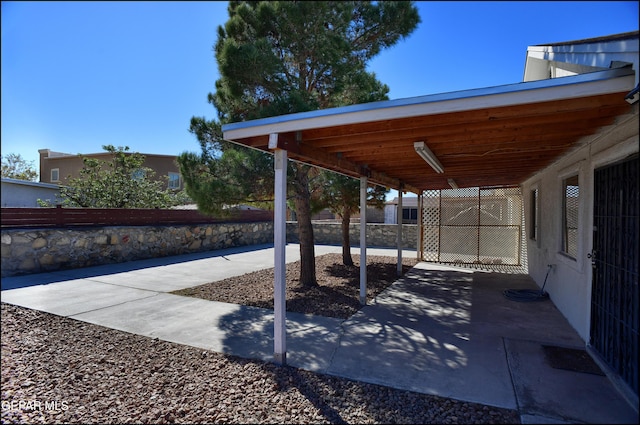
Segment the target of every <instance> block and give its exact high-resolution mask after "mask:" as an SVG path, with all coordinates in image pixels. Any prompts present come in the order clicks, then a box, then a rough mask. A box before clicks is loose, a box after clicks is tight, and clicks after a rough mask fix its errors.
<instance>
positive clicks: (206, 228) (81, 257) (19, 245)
mask: <svg viewBox="0 0 640 425" xmlns="http://www.w3.org/2000/svg"><path fill="white" fill-rule="evenodd" d="M265 243H273V223H270V222H266V223H220V224H203V225H189V226H113V227H93V228H75V229H72V228H64V229H45V228H40V229H3V230H2V277H5V276H15V275H22V274H30V273H40V272H47V271H54V270H64V269H73V268H80V267H89V266H95V265H101V264H113V263H122V262H125V261H132V260H141V259H146V258H155V257H164V256H168V255H178V254H187V253H192V252H200V251H211V250H216V249H222V248H230V247H236V246H245V245H258V244H265Z"/></svg>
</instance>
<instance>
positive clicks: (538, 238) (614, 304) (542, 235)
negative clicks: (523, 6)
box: [222, 31, 640, 408]
mask: <svg viewBox="0 0 640 425" xmlns="http://www.w3.org/2000/svg"><path fill="white" fill-rule="evenodd" d="M639 58H640V56H639V48H638V31H634V32H630V33H623V34H615V35H611V36H605V37H598V38H592V39H585V40H577V41H568V42H562V43H553V44H546V45H535V46H529V47H528V50H527V55H526V63H525V69H524V80H523V81H522V82H520V83H517V84H508V85H504V86H494V87H486V88H479V89H472V90H464V91H458V92H451V93H439V94H430V95H425V96H416V97H411V98H406V99H395V100H390V101H383V102H371V103H369V104H360V105H352V106H346V107H339V108H331V109H325V110H320V111H312V112H305V113H299V114H289V115H283V116H278V117H274V118H266V119H260V120H254V121H248V122H242V123H232V124H226V125H223V126H222V131H223V134H224V138H225V140H229V141H231V142H233V143H238V144H243V145H250V146H251V147H253V148H256V149H263V150H265V151H270V152H273V153H274V154H275V155H277V156H278V157H280V158H289V159H292V160H297V161H303V162H308V163H313V164H316V165H319V166H323V167H325V168H328V169H333V170H336V171H339V172H342V173H344V174H347V175H350V176H353V177H356V178H360V179H361V181H363V182H365V183H367V182H374V183H376V184H382V185H385V186H387V187H391V188H394V189H396V190H398V189H400V188H402V189H404V191H405V192H412V193H416V194H418V196H421V197H422V201H423V202H422V205H423V213H425V214H426V216H427V217H428V216H429V209H430V208H433V204H432V205H429V202H428V201H429V200H430V199H434V198H433V196H432V195H431V194H430V192H434V191H441V190H442V191H443V192H444V190H448V189H449V186H451V187H454V186H457V187H460V188H463V189H464V188H472V187H476V188H478V187H480V188H500V187H505V188H508V187H514V188H515V190H517V191H519V192H520V193H521V202H522V203H523V204H524V209H523V210H522V211H523V213H522V214H521V215H522V217H523V221H524V231H523V239H524V243H523V244H522V245H523V249H525V250H526V257H525V258H526V259H527V261H528V262H527V263H526V264H524V265H525V266H526V267H527V270H528V273H529V275H530V276H531V277H532V278H533V279H534V280H535V281H536V282H537V283H538V286H539V287H543V286H544V289H545V291H546V292H547V293H548V295H549V298H550V299H551V301H552V302H553V303H554V304H555V306H556V307H557V308H558V309H559V310H560V311H561V312H562V314H563V315H564V316H565V318H566V319H567V320H568V322H569V323H570V324H571V326H572V327H573V328H574V329H575V330H576V331H577V332H578V334H579V335H580V337H581V338H582V339H583V340H584V342H585V346H586V348H588V349H589V351H590V352H591V353H593V354H594V355H595V356H596V357H597V358H598V359H599V360H600V361H601V363H602V364H604V365H606V366H608V370H607V371H608V375H609V376H610V377H612V382H614V383H615V384H616V386H618V387H619V388H620V389H621V390H623V392H624V393H625V394H626V395H627V396H628V399H629V400H630V401H632V402H633V403H634V405H635V406H636V408H637V406H638V376H639V374H640V373H639V372H640V370H639V366H638V357H639V356H640V353H639V344H638V339H639V338H638V337H639V332H640V319H639V317H640V297H639V292H638V280H639V267H638V261H639V260H638V259H639V257H640V235H639V233H638V232H639V221H640V201H639V192H640V183H639V182H638V180H639V179H638V176H639V173H640V165H639V164H640V160H639V156H638V153H639V142H640V140H639V127H640V126H639V115H638V108H639V102H638V98H639V93H638V87H639V85H638V82H639V71H640V66H639V65H640V63H639V62H640V59H639ZM291 140H300V141H299V143H300V144H305V143H306V146H305V147H306V150H305V151H304V152H301V151H300V150H297V149H296V148H295V146H296V145H295V144H292V143H290V141H291ZM426 145H428V147H429V148H430V150H426V149H425V146H426ZM373 147H375V148H373ZM424 162H426V164H425V163H424ZM443 189H444V190H443ZM491 196H493V195H491ZM440 199H442V198H440ZM278 202H282V200H280V199H278V197H277V196H276V203H278ZM514 202H515V201H514ZM514 202H512V203H511V204H509V203H507V204H504V205H503V204H500V203H497V202H496V203H494V204H495V211H496V212H500V211H510V210H509V208H511V206H515V203H514ZM501 205H503V206H501ZM513 211H516V209H513ZM474 212H475V213H476V214H477V216H478V217H480V220H482V218H483V217H485V216H487V215H486V214H483V213H490V212H491V211H487V210H486V209H484V210H483V208H475V209H474V208H472V207H468V208H466V209H465V208H463V209H460V210H459V211H458V213H459V214H460V215H459V216H458V215H457V214H458V213H456V214H455V215H454V216H457V217H461V218H463V217H464V216H465V214H467V215H469V214H472V213H474ZM492 215H493V216H495V217H498V218H500V216H499V215H498V214H493V213H492ZM280 220H281V218H280V217H278V216H277V215H276V217H275V222H276V225H278V223H279V221H280ZM433 221H434V223H435V224H434V225H432V226H424V228H423V229H422V234H423V236H424V240H433V241H435V244H436V247H437V246H438V245H437V244H438V243H439V241H440V240H441V238H440V236H441V235H442V231H444V230H447V229H444V228H443V227H442V220H440V219H439V217H435V218H434V219H433ZM429 227H431V229H429ZM429 230H431V231H433V235H435V237H433V238H432V239H429V237H430V234H429V233H428V231H429ZM458 239H459V240H460V244H461V246H462V247H464V243H463V242H464V240H463V239H462V238H458ZM467 245H468V244H467ZM439 249H441V248H439ZM420 254H424V252H421V253H420ZM453 262H455V261H453ZM452 314H455V312H454V313H452ZM540 320H541V326H544V318H543V317H541V318H540ZM548 331H549V332H554V330H553V329H548ZM526 337H527V335H523V338H526ZM279 354H280V353H278V352H276V355H279Z"/></svg>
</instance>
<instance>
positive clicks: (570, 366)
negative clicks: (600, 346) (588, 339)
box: [542, 345, 604, 376]
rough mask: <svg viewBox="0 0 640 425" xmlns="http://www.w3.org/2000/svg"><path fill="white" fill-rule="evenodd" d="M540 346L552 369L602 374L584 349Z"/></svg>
mask: <svg viewBox="0 0 640 425" xmlns="http://www.w3.org/2000/svg"><path fill="white" fill-rule="evenodd" d="M542 348H543V349H544V354H545V357H546V359H547V362H548V363H549V365H550V366H551V367H552V368H554V369H564V370H570V371H573V372H580V373H590V374H592V375H601V376H604V373H603V372H602V370H601V369H600V367H599V366H598V364H597V363H596V362H595V361H594V360H593V359H592V358H591V356H590V355H589V354H588V353H587V352H586V350H581V349H576V348H565V347H556V346H553V345H543V346H542Z"/></svg>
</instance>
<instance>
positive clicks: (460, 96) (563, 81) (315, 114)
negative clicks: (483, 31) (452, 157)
mask: <svg viewBox="0 0 640 425" xmlns="http://www.w3.org/2000/svg"><path fill="white" fill-rule="evenodd" d="M626 76H635V73H634V71H633V70H632V69H628V68H617V69H608V70H603V71H596V72H591V73H586V74H579V75H572V76H567V77H559V78H553V79H546V80H536V81H529V82H520V83H515V84H507V85H502V86H493V87H484V88H479V89H470V90H461V91H454V92H446V93H437V94H431V95H425V96H416V97H410V98H402V99H395V100H385V101H378V102H370V103H361V104H357V105H349V106H341V107H337V108H329V109H320V110H316V111H308V112H299V113H294V114H287V115H279V116H275V117H269V118H261V119H256V120H251V121H242V122H236V123H229V124H224V125H223V126H222V131H223V133H224V138H225V139H228V140H233V138H234V137H238V136H233V137H232V136H231V135H228V134H227V133H229V132H235V131H241V130H247V129H251V128H253V129H256V128H258V127H272V129H273V130H274V132H278V131H277V129H276V128H277V127H278V126H279V125H283V124H285V123H293V122H300V121H309V122H311V121H314V122H315V121H318V120H324V119H328V118H330V117H340V118H339V119H337V120H336V123H335V124H336V125H337V124H341V123H350V122H353V121H352V120H349V118H348V117H349V116H354V115H358V114H361V113H365V112H366V113H373V116H372V119H382V117H381V116H382V115H384V114H383V111H389V110H394V109H399V108H401V109H406V108H407V107H416V106H422V105H429V104H438V103H444V102H451V101H453V102H455V101H460V100H469V99H473V98H482V97H486V96H495V95H508V94H517V93H521V92H528V91H533V90H543V89H554V88H562V87H570V86H573V85H577V84H586V83H592V82H593V83H596V82H604V81H608V80H613V79H616V78H620V77H626ZM535 101H536V100H530V103H533V102H535ZM538 101H539V100H538ZM525 103H526V102H525ZM485 107H486V106H485ZM475 108H477V106H475V107H474V105H471V104H469V105H467V106H466V109H468V110H471V109H475ZM454 109H455V110H465V107H460V106H458V107H457V108H454ZM434 113H435V112H434ZM358 122H360V121H358ZM307 128H313V125H309V126H308V127H307ZM280 131H291V129H281V130H280ZM267 132H271V130H267ZM267 132H265V131H264V130H263V131H262V132H260V133H259V134H266V133H267ZM250 135H257V134H247V135H244V136H242V137H248V136H250Z"/></svg>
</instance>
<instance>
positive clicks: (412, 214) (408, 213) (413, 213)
mask: <svg viewBox="0 0 640 425" xmlns="http://www.w3.org/2000/svg"><path fill="white" fill-rule="evenodd" d="M417 221H418V209H417V208H403V209H402V222H403V223H405V224H411V223H417Z"/></svg>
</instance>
